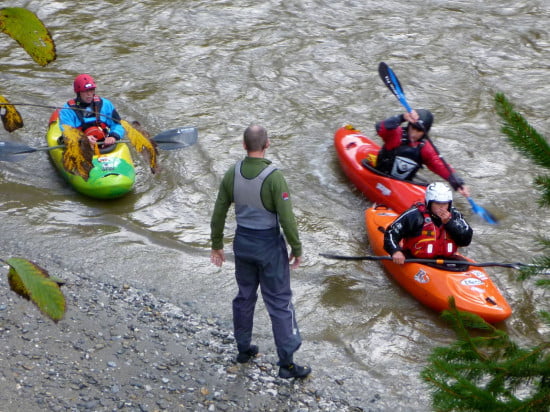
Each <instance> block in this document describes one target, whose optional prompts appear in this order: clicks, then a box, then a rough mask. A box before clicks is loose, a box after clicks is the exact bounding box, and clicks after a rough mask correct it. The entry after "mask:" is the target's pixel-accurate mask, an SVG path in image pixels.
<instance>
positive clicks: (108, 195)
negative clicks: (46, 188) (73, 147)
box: [46, 110, 136, 199]
mask: <svg viewBox="0 0 550 412" xmlns="http://www.w3.org/2000/svg"><path fill="white" fill-rule="evenodd" d="M60 136H61V129H60V127H59V111H58V110H56V111H55V112H54V113H53V114H52V116H51V117H50V121H49V125H48V132H47V134H46V142H47V144H48V146H49V147H52V146H58V145H59V143H58V138H59V137H60ZM63 150H64V149H63V148H62V147H60V148H56V149H51V150H50V151H49V152H50V156H51V158H52V161H53V163H54V165H55V167H56V168H57V170H58V171H59V173H60V174H61V175H62V176H63V178H64V179H65V180H66V181H67V182H68V183H69V184H70V185H71V186H72V187H73V188H74V189H75V190H76V191H78V192H80V193H82V194H84V195H86V196H90V197H94V198H98V199H114V198H117V197H120V196H123V195H125V194H126V193H128V192H129V191H130V190H132V187H133V186H134V182H135V178H136V172H135V168H134V162H133V160H132V154H131V152H130V149H129V147H128V145H127V144H125V143H118V144H116V145H114V147H113V146H111V147H109V148H107V150H102V151H101V152H100V153H99V154H98V155H94V158H93V168H92V169H91V170H90V176H89V178H88V180H84V179H83V178H82V177H81V176H78V175H74V174H72V173H69V172H67V170H65V168H64V167H63Z"/></svg>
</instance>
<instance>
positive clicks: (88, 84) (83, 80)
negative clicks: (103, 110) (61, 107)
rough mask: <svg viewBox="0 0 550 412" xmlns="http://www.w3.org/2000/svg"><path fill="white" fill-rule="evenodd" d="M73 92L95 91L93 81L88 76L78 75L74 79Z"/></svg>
mask: <svg viewBox="0 0 550 412" xmlns="http://www.w3.org/2000/svg"><path fill="white" fill-rule="evenodd" d="M73 86H74V91H75V93H80V92H83V91H85V90H90V89H95V81H94V78H93V77H92V76H90V75H89V74H79V75H78V76H76V77H75V79H74V83H73Z"/></svg>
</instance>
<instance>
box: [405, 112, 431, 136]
mask: <svg viewBox="0 0 550 412" xmlns="http://www.w3.org/2000/svg"><path fill="white" fill-rule="evenodd" d="M416 113H418V122H416V123H413V124H412V125H411V126H412V127H414V128H415V129H418V130H422V131H423V132H424V133H428V132H429V131H430V128H431V127H432V123H433V121H434V116H433V114H432V112H430V111H429V110H426V109H418V110H417V111H416Z"/></svg>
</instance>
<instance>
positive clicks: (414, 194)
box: [334, 125, 428, 213]
mask: <svg viewBox="0 0 550 412" xmlns="http://www.w3.org/2000/svg"><path fill="white" fill-rule="evenodd" d="M334 147H335V148H336V153H337V154H338V159H339V160H340V166H341V167H342V170H343V171H344V173H345V174H346V176H347V177H348V178H349V179H350V180H351V181H352V182H353V184H354V185H355V186H356V187H357V188H358V189H359V190H360V191H361V192H363V194H364V195H365V196H366V197H367V198H368V199H369V200H370V201H372V202H375V203H378V204H384V205H387V206H388V207H390V208H392V209H393V210H394V211H396V212H398V213H401V212H404V211H405V210H407V209H408V208H409V207H411V206H412V205H413V204H414V203H416V202H423V201H424V195H425V192H426V186H427V185H428V182H426V181H418V180H417V181H412V182H410V181H405V180H399V179H395V178H393V177H390V176H389V175H387V174H385V173H382V172H380V171H378V170H376V169H375V165H376V158H377V156H378V151H379V150H380V146H379V145H377V144H376V143H375V142H374V141H372V140H371V139H369V138H368V137H366V136H365V135H363V134H362V133H361V132H360V131H359V130H357V129H355V128H354V127H353V126H351V125H347V126H344V127H341V128H340V129H338V130H337V131H336V133H335V134H334Z"/></svg>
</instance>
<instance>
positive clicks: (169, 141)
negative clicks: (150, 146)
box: [152, 126, 199, 150]
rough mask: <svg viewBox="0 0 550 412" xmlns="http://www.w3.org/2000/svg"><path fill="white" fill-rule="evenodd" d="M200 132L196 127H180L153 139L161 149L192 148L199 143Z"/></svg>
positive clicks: (166, 131)
mask: <svg viewBox="0 0 550 412" xmlns="http://www.w3.org/2000/svg"><path fill="white" fill-rule="evenodd" d="M198 138H199V132H198V130H197V128H196V127H194V126H184V127H178V128H177V129H170V130H165V131H164V132H161V133H159V134H157V135H156V136H155V137H153V139H152V140H154V141H155V142H156V143H157V144H158V145H159V147H160V148H161V149H164V150H176V149H182V148H184V147H187V146H191V145H193V144H195V143H196V142H197V140H198Z"/></svg>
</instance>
